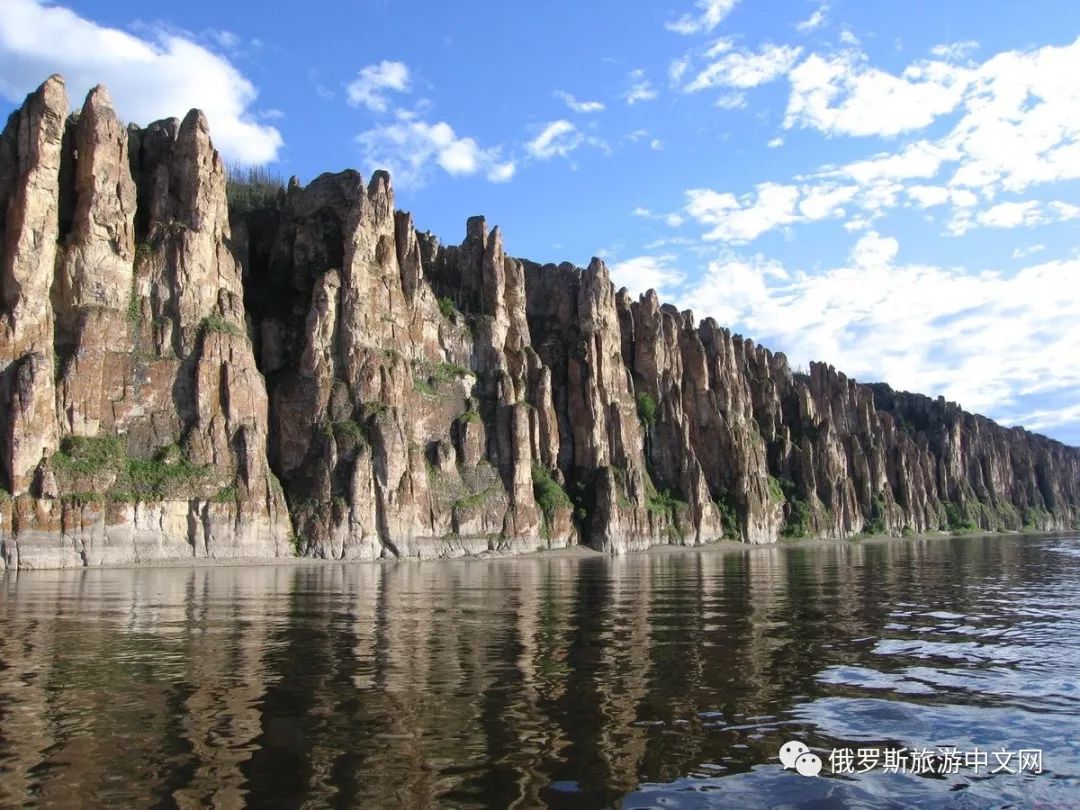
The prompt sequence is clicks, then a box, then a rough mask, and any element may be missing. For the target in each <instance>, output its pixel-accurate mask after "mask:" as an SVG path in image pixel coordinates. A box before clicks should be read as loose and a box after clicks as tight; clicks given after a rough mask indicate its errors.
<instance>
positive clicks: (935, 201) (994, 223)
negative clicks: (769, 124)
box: [686, 39, 1080, 243]
mask: <svg viewBox="0 0 1080 810" xmlns="http://www.w3.org/2000/svg"><path fill="white" fill-rule="evenodd" d="M955 50H956V49H955V48H954V49H952V51H950V53H952V52H953V51H955ZM710 52H711V53H713V54H715V55H718V58H719V59H726V58H729V57H731V56H733V55H737V53H736V52H735V51H733V50H732V44H731V42H730V41H728V40H721V41H720V42H717V43H716V44H715V45H714V46H713V47H712V48H711V49H710ZM762 52H764V51H762ZM834 71H839V73H835V72H834ZM1078 71H1080V39H1078V40H1077V41H1076V42H1074V43H1073V44H1072V45H1068V46H1062V47H1058V46H1046V47H1043V48H1039V49H1036V50H1033V51H1030V52H1021V51H1008V52H1005V53H1001V54H997V55H996V56H994V57H992V58H991V59H988V60H987V61H986V62H984V63H982V64H980V65H970V66H966V67H963V68H961V67H956V66H955V65H951V64H948V63H946V62H927V61H922V62H917V63H915V64H914V65H912V66H910V67H909V68H907V69H906V70H904V71H902V72H901V73H900V74H899V75H893V74H888V73H885V72H883V71H880V70H877V69H876V68H873V67H871V66H869V65H868V64H867V63H866V61H865V57H863V56H861V55H858V54H853V53H850V52H848V53H841V54H835V55H832V56H829V57H822V56H820V55H817V54H814V55H811V56H810V57H808V58H807V59H805V60H804V61H803V62H802V63H800V64H798V65H797V66H796V67H795V68H793V69H792V70H791V71H790V73H789V76H790V78H791V84H792V91H791V98H790V100H789V105H788V111H787V120H786V122H785V124H786V126H788V127H789V128H790V127H791V126H794V125H795V123H794V122H795V121H799V122H801V123H800V125H801V126H806V127H810V128H816V129H819V130H820V131H822V132H824V133H826V134H828V135H838V134H847V135H858V134H862V135H870V134H875V135H890V134H898V133H899V132H902V131H907V130H908V129H918V128H922V127H925V126H926V125H928V124H929V123H931V122H932V121H933V120H934V119H936V118H937V117H938V116H939V114H944V113H945V112H949V113H951V114H952V115H953V116H954V118H953V120H954V122H955V123H954V125H953V126H952V128H951V129H948V128H946V129H945V130H944V132H945V134H943V135H940V136H938V137H936V138H930V137H923V138H920V139H918V140H914V141H909V142H907V143H905V144H904V145H903V146H901V147H899V148H897V149H895V150H893V151H884V152H877V153H875V154H871V155H870V156H868V157H865V158H862V159H859V160H855V161H852V162H849V163H847V164H844V165H841V166H839V167H837V166H826V167H823V168H821V169H819V170H818V171H816V172H814V173H811V174H804V175H796V176H795V177H794V180H795V182H794V183H789V184H781V183H769V184H764V185H765V186H766V187H768V188H769V189H770V192H769V193H770V194H771V195H772V196H771V197H770V198H769V199H767V200H764V201H760V200H758V199H756V198H755V195H754V194H752V193H751V194H742V195H741V196H736V195H735V194H732V193H731V192H727V191H722V190H711V189H693V190H690V191H689V192H687V195H688V200H689V202H688V204H687V207H686V211H687V213H688V214H689V215H690V216H691V217H692V218H693V219H695V220H697V221H698V222H699V223H701V224H702V225H705V226H707V231H706V233H705V238H706V239H709V240H721V241H729V242H734V243H740V242H746V241H750V240H752V239H754V238H756V237H757V236H760V235H761V234H763V233H765V232H766V231H768V230H771V229H772V228H776V227H784V226H787V225H791V224H793V223H797V222H807V221H815V220H819V219H824V218H828V217H833V216H841V215H847V214H848V211H847V210H846V209H847V208H856V209H860V213H859V214H858V215H857V216H855V217H854V218H851V219H848V220H847V221H846V222H845V226H844V227H845V228H847V229H848V230H849V231H852V230H860V229H862V228H864V227H865V226H866V224H867V223H868V222H870V221H873V220H874V219H876V218H878V217H880V216H882V215H884V214H885V213H886V212H887V211H888V210H889V209H892V208H895V207H897V206H900V205H906V206H908V207H916V208H919V209H923V210H929V209H934V208H937V207H939V206H940V207H948V209H949V211H948V213H947V214H946V216H947V217H948V219H947V221H946V232H947V233H949V234H951V235H953V236H960V235H963V234H964V233H967V232H968V231H970V230H972V229H975V228H1014V227H1031V226H1035V225H1043V224H1047V223H1054V222H1062V221H1066V220H1072V219H1075V218H1077V216H1076V214H1077V208H1076V207H1075V206H1074V205H1072V204H1071V203H1067V202H1062V201H1053V202H1047V201H1044V200H1037V199H1026V200H1025V199H1021V200H1014V201H1009V202H1005V203H1000V202H999V203H998V204H996V205H993V204H992V203H994V202H995V200H996V198H999V197H1000V196H1001V195H1002V194H1003V193H1009V192H1012V193H1014V194H1015V193H1018V192H1024V191H1027V190H1029V189H1030V188H1031V187H1033V186H1037V185H1041V184H1046V183H1051V182H1055V181H1062V180H1071V179H1080V86H1077V85H1076V83H1075V82H1072V81H1070V80H1069V79H1068V78H1067V77H1069V76H1072V75H1075V74H1076V73H1077V72H1078ZM841 74H842V75H841ZM703 75H706V76H707V78H709V79H710V80H711V79H712V78H716V77H720V76H722V75H723V73H722V72H719V71H717V72H714V73H712V74H703ZM837 76H841V77H840V78H837ZM695 81H696V80H695ZM730 103H731V106H738V104H739V101H738V100H737V99H733V100H731V102H730ZM782 143H783V140H782V139H780V138H775V139H773V140H772V141H770V142H769V145H770V146H774V145H776V146H778V145H780V144H782ZM758 188H761V186H759V187H758ZM781 189H783V193H781V191H780V190H781ZM841 206H843V207H841ZM934 215H935V214H934V213H929V214H927V216H928V217H933V216H934Z"/></svg>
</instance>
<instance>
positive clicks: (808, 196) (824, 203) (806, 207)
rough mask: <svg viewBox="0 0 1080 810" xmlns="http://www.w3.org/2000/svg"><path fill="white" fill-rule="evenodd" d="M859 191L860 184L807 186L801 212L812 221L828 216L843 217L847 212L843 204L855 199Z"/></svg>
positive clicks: (801, 201)
mask: <svg viewBox="0 0 1080 810" xmlns="http://www.w3.org/2000/svg"><path fill="white" fill-rule="evenodd" d="M858 193H859V188H858V186H829V185H820V186H810V187H806V188H804V189H802V199H801V200H800V201H799V213H800V214H802V215H803V216H804V217H806V219H808V220H810V221H811V222H814V221H816V220H819V219H825V218H826V217H834V216H837V217H842V216H844V213H845V212H844V209H843V208H841V206H842V205H843V204H844V203H846V202H850V201H851V200H852V199H854V197H855V195H856V194H858Z"/></svg>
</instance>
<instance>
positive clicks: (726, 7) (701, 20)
mask: <svg viewBox="0 0 1080 810" xmlns="http://www.w3.org/2000/svg"><path fill="white" fill-rule="evenodd" d="M738 2H739V0H698V2H697V3H696V4H695V5H696V7H697V9H698V13H697V14H683V15H682V16H681V17H679V19H677V20H674V21H672V22H669V23H667V24H666V25H665V27H666V28H667V29H668V30H669V31H674V32H675V33H676V34H683V35H684V36H688V35H690V34H708V33H710V32H712V30H713V29H715V28H716V26H718V25H719V24H720V23H722V22H723V21H724V18H725V17H727V15H728V14H730V13H731V10H732V9H733V8H735V5H736V4H737V3H738Z"/></svg>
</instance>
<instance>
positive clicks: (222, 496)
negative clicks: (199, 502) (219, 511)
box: [210, 484, 240, 503]
mask: <svg viewBox="0 0 1080 810" xmlns="http://www.w3.org/2000/svg"><path fill="white" fill-rule="evenodd" d="M210 500H211V501H213V502H214V503H236V502H237V501H239V500H240V491H239V490H238V489H237V488H236V486H235V485H232V484H230V485H229V486H227V487H222V488H221V489H219V490H218V491H217V492H215V493H214V497H212V498H211V499H210Z"/></svg>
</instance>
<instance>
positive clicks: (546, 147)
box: [525, 118, 585, 160]
mask: <svg viewBox="0 0 1080 810" xmlns="http://www.w3.org/2000/svg"><path fill="white" fill-rule="evenodd" d="M584 142H585V136H584V135H583V134H582V133H581V131H580V130H579V129H578V128H577V127H575V126H574V125H573V124H571V123H570V122H569V121H567V120H566V119H565V118H560V119H559V120H558V121H552V122H550V123H549V124H546V125H545V126H544V128H543V129H542V130H541V131H540V134H538V135H537V136H536V137H535V138H533V139H532V140H531V141H529V142H528V143H527V144H525V149H526V150H527V151H528V152H529V154H530V155H532V156H533V157H535V158H536V159H537V160H550V159H551V158H553V157H566V156H567V155H569V154H570V153H571V152H573V151H574V150H575V149H577V148H578V147H579V146H581V144H583V143H584Z"/></svg>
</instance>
